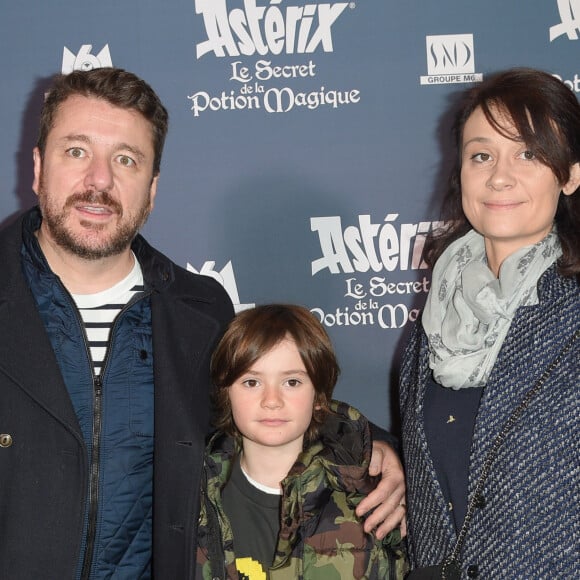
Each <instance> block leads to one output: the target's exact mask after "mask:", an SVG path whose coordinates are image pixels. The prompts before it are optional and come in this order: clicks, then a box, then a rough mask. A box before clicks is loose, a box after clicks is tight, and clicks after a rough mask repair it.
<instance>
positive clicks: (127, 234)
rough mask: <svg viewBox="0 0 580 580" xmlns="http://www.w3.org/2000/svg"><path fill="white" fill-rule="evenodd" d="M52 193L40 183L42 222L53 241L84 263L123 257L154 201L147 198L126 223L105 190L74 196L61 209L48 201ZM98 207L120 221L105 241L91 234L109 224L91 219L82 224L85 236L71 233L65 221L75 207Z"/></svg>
mask: <svg viewBox="0 0 580 580" xmlns="http://www.w3.org/2000/svg"><path fill="white" fill-rule="evenodd" d="M50 197H51V196H50V194H49V193H48V192H47V191H46V189H45V187H44V184H43V183H42V180H41V182H40V184H39V191H38V200H39V204H40V211H41V213H42V219H43V222H44V223H45V225H46V227H47V229H48V231H49V232H50V235H51V236H52V238H53V240H54V241H55V242H56V243H57V244H58V245H59V246H60V247H61V248H63V249H64V250H67V251H68V252H71V253H72V254H74V255H76V256H78V257H80V258H84V259H85V260H100V259H102V258H108V257H110V256H115V255H118V254H121V253H122V252H124V251H125V250H127V248H129V247H130V246H131V243H132V242H133V240H134V239H135V236H136V235H137V233H138V232H139V230H140V229H141V228H142V227H143V225H144V224H145V222H146V221H147V218H148V217H149V213H150V211H151V198H150V196H147V199H146V200H145V202H144V203H143V205H142V207H140V208H139V210H138V211H137V213H136V214H134V215H132V216H130V217H128V218H126V219H125V220H123V208H122V207H121V205H120V204H119V203H118V202H117V201H115V200H114V199H113V198H112V197H111V196H110V195H109V193H107V192H106V191H85V192H82V193H75V194H73V195H71V196H70V197H69V198H68V199H67V200H66V203H65V204H64V207H63V208H58V207H56V206H55V205H52V204H51V203H50V202H49V198H50ZM79 203H84V204H98V205H101V206H104V207H106V208H108V209H110V210H111V211H112V212H113V213H114V215H116V216H117V217H118V219H119V222H118V224H117V227H116V229H115V230H114V231H113V232H111V233H110V234H109V235H108V236H107V237H104V238H103V239H97V238H96V236H94V235H91V234H92V233H98V232H99V231H101V230H104V229H105V228H107V227H110V226H109V225H107V224H98V223H94V222H90V221H88V220H86V221H81V222H80V224H81V226H82V227H84V228H85V229H86V233H85V234H83V233H75V232H73V231H71V230H70V229H69V228H68V227H67V225H66V220H67V217H68V216H69V215H70V213H71V210H72V208H73V207H74V206H75V205H77V204H79Z"/></svg>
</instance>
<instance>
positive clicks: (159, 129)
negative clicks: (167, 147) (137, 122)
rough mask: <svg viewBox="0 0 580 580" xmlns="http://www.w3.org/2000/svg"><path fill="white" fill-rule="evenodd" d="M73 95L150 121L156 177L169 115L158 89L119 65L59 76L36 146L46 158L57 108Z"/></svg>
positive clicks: (47, 102) (46, 103) (47, 100)
mask: <svg viewBox="0 0 580 580" xmlns="http://www.w3.org/2000/svg"><path fill="white" fill-rule="evenodd" d="M74 95H80V96H82V97H94V98H97V99H102V100H104V101H106V102H107V103H109V104H111V105H114V106H115V107H120V108H121V109H127V110H130V111H136V112H138V113H140V114H141V115H143V117H144V118H145V119H146V120H147V121H148V122H149V123H150V124H151V129H152V136H153V151H154V154H155V156H154V159H153V177H155V176H156V175H159V170H160V168H161V155H162V153H163V145H164V143H165V137H166V135H167V128H168V123H169V116H168V113H167V110H166V109H165V107H164V106H163V104H162V103H161V101H160V99H159V97H158V96H157V94H156V93H155V91H154V90H153V89H152V88H151V87H150V86H149V85H148V84H147V83H146V82H145V81H144V80H142V79H140V78H139V77H138V76H136V75H134V74H133V73H130V72H127V71H125V70H123V69H120V68H109V67H106V68H96V69H92V70H90V71H80V70H76V71H73V72H71V73H70V74H67V75H62V74H61V75H57V76H56V77H55V79H54V82H53V85H52V87H51V88H50V90H49V91H48V93H47V95H46V98H45V100H44V104H43V107H42V111H41V114H40V130H39V134H38V140H37V143H36V145H37V147H38V149H39V151H40V156H41V158H42V157H44V151H45V148H46V140H47V138H48V134H49V133H50V130H51V129H52V127H53V124H54V119H55V117H56V114H57V113H58V109H59V107H60V105H61V104H62V103H64V101H66V100H67V99H68V98H69V97H72V96H74Z"/></svg>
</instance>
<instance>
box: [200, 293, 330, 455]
mask: <svg viewBox="0 0 580 580" xmlns="http://www.w3.org/2000/svg"><path fill="white" fill-rule="evenodd" d="M285 338H291V339H292V340H293V341H294V342H295V344H296V347H297V349H298V352H299V353H300V358H301V359H302V362H303V363H304V366H305V368H306V372H307V373H308V376H309V378H310V380H311V381H312V384H313V385H314V390H315V400H314V405H315V409H314V412H313V415H312V421H311V422H310V427H309V428H308V430H307V432H306V433H305V436H304V443H305V444H309V443H310V442H311V441H313V440H314V439H315V438H316V436H317V434H318V428H319V426H320V424H321V423H322V422H323V421H324V418H325V416H326V414H327V413H328V412H329V411H328V403H329V402H330V400H331V398H332V391H333V390H334V387H335V385H336V381H337V380H338V375H339V373H340V369H339V366H338V363H337V360H336V355H335V354H334V349H333V348H332V343H331V341H330V338H329V337H328V334H327V333H326V331H325V330H324V328H323V326H322V324H320V322H319V321H318V319H317V318H316V316H314V314H312V313H311V312H310V311H309V310H308V309H306V308H304V307H302V306H296V305H291V304H268V305H263V306H257V307H256V308H252V309H250V310H244V311H243V312H240V313H239V314H238V315H237V316H236V317H235V318H234V319H233V320H232V322H231V323H230V325H229V327H228V329H227V330H226V332H225V334H224V336H223V338H222V339H221V341H220V343H219V344H218V346H217V348H216V350H215V352H214V354H213V357H212V361H211V378H212V381H213V384H214V386H215V388H214V390H213V399H214V404H215V409H216V414H215V419H214V423H215V426H216V427H217V429H219V430H220V431H222V432H225V433H227V434H228V435H231V436H234V437H239V436H240V433H239V431H238V429H237V428H236V425H235V424H234V420H233V416H232V407H231V404H230V397H229V387H230V386H231V385H232V384H233V383H234V382H235V381H236V379H238V378H239V377H240V376H241V375H243V374H244V373H245V372H246V371H248V370H249V369H250V368H251V366H252V365H253V364H254V363H255V362H256V361H257V360H258V359H259V358H260V357H262V356H264V355H265V354H267V353H268V352H269V351H270V350H272V348H273V347H275V346H276V345H277V344H279V343H280V342H281V341H282V340H284V339H285Z"/></svg>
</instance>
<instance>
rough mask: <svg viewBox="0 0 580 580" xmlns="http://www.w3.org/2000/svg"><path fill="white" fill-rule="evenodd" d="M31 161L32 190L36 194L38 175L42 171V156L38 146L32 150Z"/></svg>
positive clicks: (38, 182) (38, 183)
mask: <svg viewBox="0 0 580 580" xmlns="http://www.w3.org/2000/svg"><path fill="white" fill-rule="evenodd" d="M32 161H33V163H34V180H33V181H32V191H34V193H36V195H38V190H39V186H40V175H41V173H42V156H41V155H40V149H39V148H38V147H35V148H34V149H33V150H32Z"/></svg>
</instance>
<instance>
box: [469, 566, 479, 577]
mask: <svg viewBox="0 0 580 580" xmlns="http://www.w3.org/2000/svg"><path fill="white" fill-rule="evenodd" d="M478 576H479V567H478V566H476V565H475V564H472V565H471V566H468V567H467V577H468V578H477V577H478Z"/></svg>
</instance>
